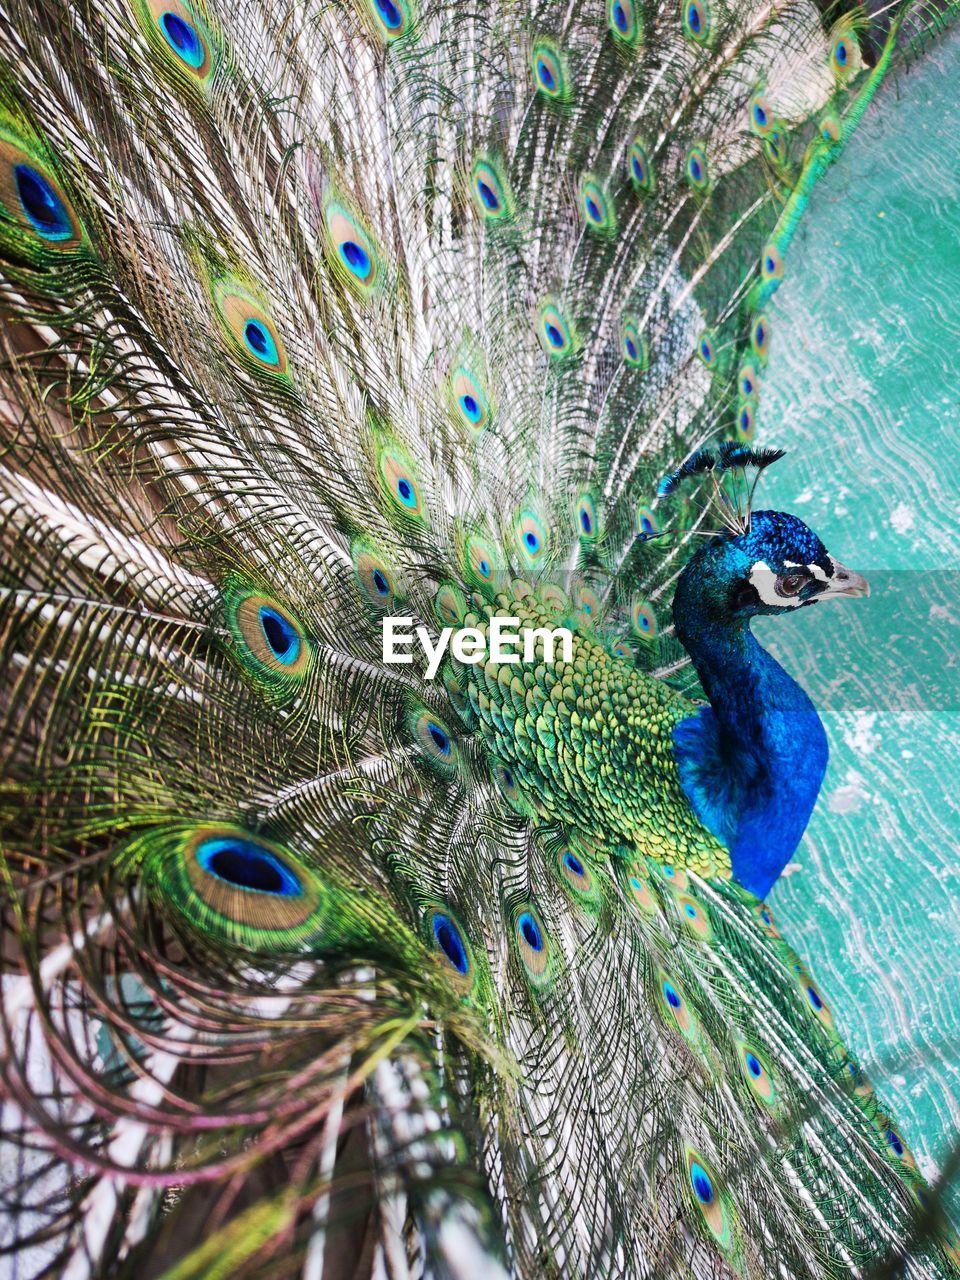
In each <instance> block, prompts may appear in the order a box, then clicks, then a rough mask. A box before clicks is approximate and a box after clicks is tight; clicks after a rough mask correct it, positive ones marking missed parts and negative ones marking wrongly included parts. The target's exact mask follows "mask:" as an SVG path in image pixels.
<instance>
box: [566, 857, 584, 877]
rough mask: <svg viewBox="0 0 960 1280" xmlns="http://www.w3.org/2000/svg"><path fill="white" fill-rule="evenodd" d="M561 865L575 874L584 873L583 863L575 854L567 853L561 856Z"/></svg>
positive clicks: (580, 874)
mask: <svg viewBox="0 0 960 1280" xmlns="http://www.w3.org/2000/svg"><path fill="white" fill-rule="evenodd" d="M563 865H564V866H565V867H566V868H567V870H568V871H572V872H573V874H574V875H575V876H582V875H584V870H583V863H582V862H581V861H580V859H579V858H578V857H576V855H575V854H572V853H567V854H565V855H564V858H563Z"/></svg>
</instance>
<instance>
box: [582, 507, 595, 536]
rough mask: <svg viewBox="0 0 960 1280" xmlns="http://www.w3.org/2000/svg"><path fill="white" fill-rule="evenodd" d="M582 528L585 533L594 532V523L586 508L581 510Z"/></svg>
mask: <svg viewBox="0 0 960 1280" xmlns="http://www.w3.org/2000/svg"><path fill="white" fill-rule="evenodd" d="M580 526H581V528H582V529H583V532H584V533H592V532H593V521H592V520H591V519H590V512H589V511H588V510H587V509H586V507H582V508H581V509H580Z"/></svg>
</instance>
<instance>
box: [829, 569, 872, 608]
mask: <svg viewBox="0 0 960 1280" xmlns="http://www.w3.org/2000/svg"><path fill="white" fill-rule="evenodd" d="M869 594H870V583H869V582H868V581H867V580H866V578H865V577H864V576H863V574H862V573H854V571H853V569H848V568H847V567H846V565H843V564H841V563H840V562H839V560H834V562H833V573H832V574H831V576H830V578H829V579H828V580H827V585H826V588H825V589H824V590H823V591H821V592H820V599H821V600H828V599H830V598H831V597H832V596H847V597H851V598H853V599H856V598H857V597H858V596H868V595H869Z"/></svg>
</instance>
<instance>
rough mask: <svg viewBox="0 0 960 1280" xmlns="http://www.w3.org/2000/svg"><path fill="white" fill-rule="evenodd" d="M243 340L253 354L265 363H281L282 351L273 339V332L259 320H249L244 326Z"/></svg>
mask: <svg viewBox="0 0 960 1280" xmlns="http://www.w3.org/2000/svg"><path fill="white" fill-rule="evenodd" d="M243 340H244V342H245V343H246V344H247V347H248V348H249V350H250V352H251V354H253V355H254V356H256V358H257V359H258V360H262V361H263V363H264V364H279V363H280V352H279V351H278V350H277V344H276V342H274V340H273V334H272V333H271V332H270V330H269V329H268V328H267V326H266V325H265V324H262V323H261V322H260V321H259V320H248V321H247V322H246V324H245V325H244V327H243Z"/></svg>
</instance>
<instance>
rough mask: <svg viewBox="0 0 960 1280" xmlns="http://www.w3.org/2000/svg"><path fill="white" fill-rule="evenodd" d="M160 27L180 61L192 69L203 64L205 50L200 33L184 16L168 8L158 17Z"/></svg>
mask: <svg viewBox="0 0 960 1280" xmlns="http://www.w3.org/2000/svg"><path fill="white" fill-rule="evenodd" d="M160 29H161V31H162V32H163V34H164V38H165V39H166V41H167V44H169V46H170V48H171V49H172V50H173V52H174V53H175V54H176V55H177V57H178V58H179V59H180V61H181V62H184V63H186V65H187V66H188V67H190V68H191V69H192V70H193V71H198V70H199V69H200V67H201V66H202V65H203V60H204V57H205V50H204V47H203V41H202V40H201V38H200V33H199V32H198V31H197V30H196V28H195V27H192V26H191V25H190V23H189V22H187V20H186V19H185V18H181V16H180V15H179V14H178V13H174V12H172V10H170V9H168V10H167V11H166V13H164V14H162V15H161V17H160Z"/></svg>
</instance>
